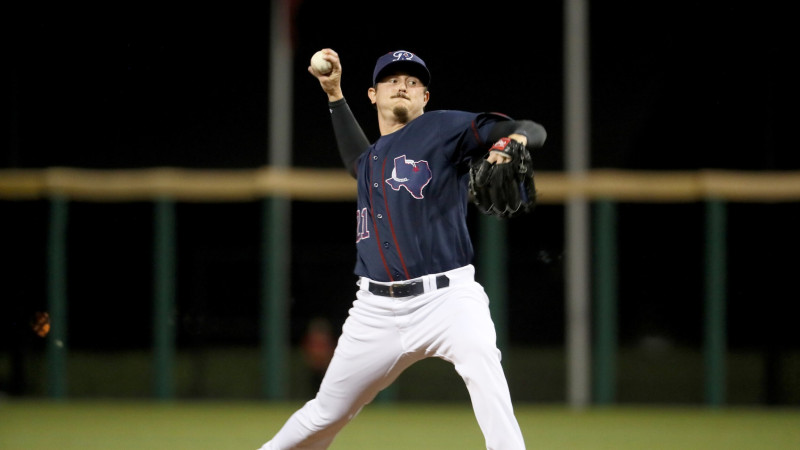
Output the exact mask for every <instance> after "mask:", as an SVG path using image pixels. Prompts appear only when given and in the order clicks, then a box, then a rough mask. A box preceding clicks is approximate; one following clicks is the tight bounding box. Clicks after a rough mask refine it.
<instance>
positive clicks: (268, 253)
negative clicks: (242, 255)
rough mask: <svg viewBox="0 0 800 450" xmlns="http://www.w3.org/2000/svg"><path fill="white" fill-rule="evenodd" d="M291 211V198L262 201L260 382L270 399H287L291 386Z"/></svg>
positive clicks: (274, 198)
mask: <svg viewBox="0 0 800 450" xmlns="http://www.w3.org/2000/svg"><path fill="white" fill-rule="evenodd" d="M290 214H291V200H290V199H288V198H283V197H273V198H267V199H265V200H264V202H263V217H264V220H263V222H264V226H263V227H262V229H263V234H262V245H261V248H262V261H263V273H262V276H261V279H262V289H261V292H262V299H261V325H260V329H261V366H262V371H261V373H262V383H261V385H262V393H263V395H264V397H265V398H267V399H271V400H281V399H285V398H286V397H287V390H288V385H289V383H288V379H289V377H288V372H289V368H288V366H289V364H288V348H289V337H288V333H289V331H288V329H289V328H288V327H289V320H290V317H289V311H288V309H289V307H288V303H289V286H288V285H289V273H290V272H289V271H290V267H291V261H290V255H289V251H290V249H291V235H290V230H289V223H290Z"/></svg>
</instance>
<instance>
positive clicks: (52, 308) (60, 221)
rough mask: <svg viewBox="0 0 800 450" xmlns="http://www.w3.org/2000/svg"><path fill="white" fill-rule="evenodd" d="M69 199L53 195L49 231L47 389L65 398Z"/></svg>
mask: <svg viewBox="0 0 800 450" xmlns="http://www.w3.org/2000/svg"><path fill="white" fill-rule="evenodd" d="M68 215H69V201H68V199H67V198H66V197H62V196H59V195H54V196H52V197H50V230H49V235H48V243H47V244H48V258H47V265H48V283H47V303H48V306H47V308H48V311H49V314H50V333H49V339H48V341H47V368H48V370H47V393H48V395H49V396H50V397H52V398H56V399H62V398H64V397H66V395H67V313H68V308H67V223H68Z"/></svg>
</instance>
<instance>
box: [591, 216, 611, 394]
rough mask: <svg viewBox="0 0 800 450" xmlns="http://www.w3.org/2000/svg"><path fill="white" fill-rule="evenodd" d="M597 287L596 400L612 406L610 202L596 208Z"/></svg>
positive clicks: (595, 274) (595, 272)
mask: <svg viewBox="0 0 800 450" xmlns="http://www.w3.org/2000/svg"><path fill="white" fill-rule="evenodd" d="M595 211H596V212H597V215H596V222H595V227H594V233H595V237H594V246H595V247H594V250H595V251H594V278H595V282H594V288H595V292H594V295H595V300H596V303H595V333H594V336H595V345H594V357H593V358H592V361H593V362H594V376H593V377H592V379H593V380H594V401H595V403H597V404H599V405H606V404H610V403H613V402H614V400H615V397H616V381H617V380H616V378H617V374H616V363H617V209H616V204H615V203H614V202H613V201H610V200H601V201H598V202H597V203H596V205H595Z"/></svg>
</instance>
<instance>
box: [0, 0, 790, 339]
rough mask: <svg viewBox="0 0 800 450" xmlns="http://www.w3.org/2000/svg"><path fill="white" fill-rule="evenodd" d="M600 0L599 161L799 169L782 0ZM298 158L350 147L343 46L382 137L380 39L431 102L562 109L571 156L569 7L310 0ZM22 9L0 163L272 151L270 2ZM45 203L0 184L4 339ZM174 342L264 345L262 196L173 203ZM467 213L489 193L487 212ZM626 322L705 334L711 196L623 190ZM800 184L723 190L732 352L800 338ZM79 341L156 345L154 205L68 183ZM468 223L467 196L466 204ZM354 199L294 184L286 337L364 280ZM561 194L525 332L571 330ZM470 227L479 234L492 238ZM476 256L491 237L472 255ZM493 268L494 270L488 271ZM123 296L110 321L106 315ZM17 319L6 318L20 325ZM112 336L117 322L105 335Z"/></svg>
mask: <svg viewBox="0 0 800 450" xmlns="http://www.w3.org/2000/svg"><path fill="white" fill-rule="evenodd" d="M612 3H613V4H608V2H594V3H592V4H591V5H590V9H591V11H590V44H591V47H590V51H591V61H590V63H591V64H590V74H591V78H590V79H591V115H590V117H591V166H592V167H593V168H619V169H631V170H697V169H707V168H714V169H734V170H746V171H762V170H771V171H773V170H774V171H779V170H798V169H800V157H799V156H798V152H797V150H796V149H797V146H796V144H795V143H794V142H793V141H792V142H790V141H789V135H790V132H791V131H792V130H793V125H794V120H793V118H792V115H791V114H787V113H788V112H789V111H791V110H793V109H794V103H792V101H791V98H792V94H793V93H794V91H795V88H794V85H793V84H794V83H796V78H795V77H793V76H792V68H791V66H793V65H794V63H793V59H795V58H794V56H795V54H796V48H795V46H794V44H792V43H791V42H792V41H791V38H792V37H793V36H792V34H793V32H790V31H789V30H790V28H789V27H788V26H786V22H787V21H788V20H787V17H788V14H787V13H786V11H782V10H779V9H777V8H774V7H773V6H772V5H771V4H770V2H760V3H758V4H752V3H750V4H735V2H734V3H728V2H689V1H685V2H682V1H678V2H612ZM293 4H294V22H293V45H294V48H293V50H294V68H293V71H294V78H293V83H294V85H293V87H292V89H293V94H294V101H293V102H292V108H293V109H292V111H291V112H289V111H287V114H289V113H291V114H292V119H293V123H294V125H293V130H292V132H293V141H292V149H291V155H292V160H293V164H294V165H296V166H302V167H336V168H338V167H339V166H340V162H339V159H338V154H337V152H336V148H335V141H334V138H333V132H332V129H331V127H330V123H329V119H328V112H327V108H326V97H325V95H324V94H323V93H322V91H321V90H320V88H319V85H318V83H317V81H316V80H315V79H314V78H313V77H311V76H310V75H309V74H308V73H307V72H306V67H307V66H308V61H309V58H310V56H311V55H312V54H313V53H314V51H316V50H318V49H320V48H323V47H330V48H333V49H335V50H336V51H338V52H339V54H340V57H341V59H342V62H343V66H344V76H343V87H344V91H345V95H346V97H347V98H348V100H349V104H350V106H351V108H352V109H353V111H354V112H355V114H356V116H357V117H358V118H359V120H360V121H361V123H362V126H363V128H364V130H365V132H366V133H367V136H368V137H370V139H374V138H376V137H377V121H376V119H375V113H374V111H373V110H372V108H371V106H370V105H369V101H368V99H367V97H366V91H367V88H368V87H369V84H370V80H371V74H372V68H373V65H374V62H375V60H376V59H377V57H378V56H379V55H381V54H383V53H385V52H388V51H392V50H397V49H406V50H411V51H414V52H416V53H418V54H419V55H420V56H421V57H422V58H424V59H425V61H426V62H427V64H428V66H429V68H430V70H431V72H432V82H431V86H430V90H431V92H432V94H431V101H430V103H429V107H428V109H429V110H432V109H464V110H472V111H483V110H491V111H501V112H504V113H507V114H509V115H511V116H512V117H515V118H530V119H533V120H536V121H538V122H540V123H542V124H543V125H544V126H545V127H546V129H547V130H548V141H547V143H546V145H545V147H544V148H543V149H542V150H541V152H539V153H538V154H537V155H536V156H535V158H536V159H535V164H536V167H537V170H539V171H561V170H564V167H565V164H564V148H563V142H564V139H563V132H564V117H563V116H564V109H563V97H564V94H563V89H564V83H563V81H564V76H563V64H564V61H563V4H562V2H559V1H545V2H530V3H525V4H524V8H523V7H522V6H523V4H521V3H519V2H510V1H499V2H493V3H492V5H491V7H488V6H487V5H483V6H482V7H480V8H479V9H473V7H469V6H466V4H463V3H461V2H458V3H453V4H452V6H450V5H449V4H447V3H443V4H439V3H437V6H436V11H434V10H433V9H428V8H426V6H427V5H426V4H421V3H417V4H414V3H411V4H396V3H387V4H380V3H377V2H323V1H317V0H304V1H302V2H301V1H297V2H294V3H293ZM6 22H9V23H8V25H9V27H8V29H9V30H10V33H9V38H8V42H7V45H6V47H7V50H8V52H7V61H9V62H10V64H8V65H7V70H8V73H9V74H10V80H9V82H8V84H7V85H6V89H4V97H5V99H4V101H3V102H2V105H3V106H2V113H3V114H4V116H5V117H6V120H3V125H2V126H3V144H2V145H3V150H2V153H1V154H0V167H3V168H44V167H52V166H69V167H85V168H97V169H106V168H109V169H110V168H144V167H156V166H175V167H187V168H258V167H261V166H265V165H268V164H269V160H268V156H267V155H268V149H267V142H268V135H267V124H268V121H269V117H268V114H267V111H268V104H269V92H268V77H269V67H268V65H269V10H268V8H267V7H266V6H265V5H260V6H248V7H244V6H219V5H209V6H207V7H197V6H193V7H192V9H191V10H188V9H187V10H178V9H177V8H169V7H164V6H161V7H152V8H146V7H143V6H141V4H129V5H126V4H123V5H117V6H115V7H113V8H108V9H100V10H86V11H80V10H75V9H70V10H64V11H48V13H47V14H45V13H44V12H40V11H22V12H20V14H19V15H18V16H14V17H11V16H9V17H8V18H6ZM48 207H49V206H48V203H47V202H45V201H6V200H3V201H0V214H1V215H2V224H0V239H2V245H3V251H2V258H0V259H2V264H3V272H2V275H3V278H4V282H3V286H4V287H3V290H2V292H0V295H2V309H3V311H2V314H3V315H4V316H5V317H7V318H10V320H6V321H4V323H11V325H10V326H6V325H4V328H5V332H6V334H5V335H4V338H3V339H4V341H5V342H11V343H12V344H11V345H12V346H13V345H17V344H18V343H19V342H21V341H20V340H22V341H24V343H23V345H34V346H35V345H38V344H36V343H35V342H34V343H32V344H31V343H30V342H28V341H29V340H31V339H32V338H31V337H29V336H28V335H26V336H25V337H19V336H17V335H16V334H14V333H15V332H14V331H13V330H17V329H19V328H20V325H21V324H24V323H25V322H26V321H27V318H28V317H29V315H30V314H31V313H32V312H33V311H36V310H42V309H43V308H45V307H46V306H45V305H46V300H45V298H46V297H45V296H46V287H45V286H46V284H45V283H46V267H45V255H46V247H45V243H46V236H47V223H48V222H47V221H48ZM177 208H178V209H177V226H178V234H177V235H178V243H177V245H178V261H177V267H178V275H179V280H178V290H177V295H178V320H179V323H178V331H179V343H180V345H182V346H185V347H189V346H203V345H215V344H245V345H247V344H254V343H256V342H257V336H258V330H257V326H258V324H257V320H256V317H257V314H258V310H257V309H258V297H259V282H258V275H259V271H260V267H259V261H260V248H259V243H260V239H261V230H262V227H263V225H264V224H263V223H262V218H261V204H260V203H258V202H253V203H231V204H227V203H220V204H213V203H211V204H179V205H178V207H177ZM473 212H474V211H473ZM618 212H619V218H618V230H617V233H618V236H619V237H620V240H619V259H620V265H619V268H618V272H619V273H620V279H621V281H620V340H621V343H622V345H637V343H641V342H643V341H645V340H646V339H648V338H658V339H662V340H665V341H666V342H669V343H672V344H675V345H686V346H691V347H699V346H700V345H701V342H702V326H703V324H702V321H703V309H702V308H703V277H704V273H703V270H704V269H703V258H704V235H703V232H704V228H703V226H704V220H705V219H704V217H705V216H704V214H705V209H704V205H703V204H692V203H690V204H656V205H652V204H651V205H647V204H625V203H623V204H620V205H619V209H618ZM797 213H798V208H797V203H796V202H793V203H787V204H782V203H778V204H731V205H729V207H728V228H727V232H728V245H729V254H728V271H729V278H728V298H727V302H728V313H727V314H728V332H729V344H730V346H731V347H732V349H734V350H737V349H750V350H752V349H755V350H757V351H759V352H763V353H764V354H775V352H781V351H784V350H786V349H797V347H798V345H800V339H799V338H798V336H797V335H798V333H796V331H792V329H793V328H792V327H793V326H794V325H793V320H790V317H791V316H790V315H789V314H787V311H785V309H786V308H787V306H788V305H789V304H790V302H792V301H796V300H797V293H796V289H795V288H794V286H793V284H792V283H791V280H792V278H793V277H794V276H796V271H797V270H796V269H797V263H796V258H795V257H794V255H796V254H797V252H798V250H800V242H799V241H798V238H797V237H796V234H797V230H798V229H800V226H798V225H800V223H798V219H797V216H798V214H797ZM69 214H70V215H69V220H70V222H69V237H68V243H67V246H68V253H69V266H68V270H69V277H68V280H69V281H68V289H69V293H68V297H69V302H70V312H69V327H70V346H71V347H73V348H101V349H116V348H147V347H148V346H149V345H150V342H151V328H150V321H151V312H152V309H151V307H152V305H151V298H152V227H153V225H152V224H153V206H152V205H151V204H149V203H124V204H106V203H83V202H73V203H71V204H70V212H69ZM469 220H470V224H471V226H473V227H474V226H476V218H475V216H474V215H473V216H471V217H470V219H469ZM354 227H355V223H354V220H353V214H352V204H351V203H350V202H322V203H321V202H294V203H293V205H292V262H291V264H292V267H291V269H292V283H291V295H292V303H291V314H292V324H291V331H292V339H293V343H297V342H298V341H299V339H300V338H301V336H302V334H303V332H304V329H305V325H306V324H307V323H308V321H309V320H310V319H311V318H313V317H315V316H323V317H326V318H328V319H329V320H331V322H332V323H333V324H334V325H335V326H337V327H338V326H339V325H340V323H341V320H343V318H344V317H345V315H346V312H347V308H348V307H349V304H350V302H351V301H352V298H353V291H354V289H355V284H354V282H355V278H354V277H353V276H352V267H353V262H354V258H355V251H354V250H355V249H354V246H353V245H352V241H351V239H350V236H352V233H353V228H354ZM563 230H564V208H563V207H562V206H560V205H541V206H540V207H539V208H538V209H537V210H536V211H535V212H534V213H533V214H532V215H530V216H527V217H524V218H521V219H519V220H515V221H513V222H512V223H510V224H509V244H510V245H509V248H510V249H511V254H510V255H509V264H510V266H511V267H512V270H511V272H510V286H509V294H510V295H509V298H510V304H509V309H510V318H511V319H510V322H509V333H510V339H511V343H512V344H513V345H519V346H551V345H555V346H559V345H563V343H564V328H565V327H564V319H565V318H564V298H563V296H564V286H563V283H564V275H563V268H564V265H563V262H564V261H563V256H564V250H563V249H564V231H563ZM475 239H476V246H477V243H478V241H479V240H480V236H476V237H475ZM479 256H480V255H479ZM479 269H480V268H479ZM108 316H113V317H118V318H119V320H117V321H113V322H108V321H101V320H98V318H100V317H108ZM11 335H13V336H15V337H13V338H11V339H7V338H8V337H9V336H11ZM98 336H102V338H101V339H98Z"/></svg>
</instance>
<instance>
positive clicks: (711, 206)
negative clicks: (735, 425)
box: [704, 200, 727, 407]
mask: <svg viewBox="0 0 800 450" xmlns="http://www.w3.org/2000/svg"><path fill="white" fill-rule="evenodd" d="M725 209H726V208H725V203H724V202H723V201H721V200H708V201H707V202H706V227H705V230H706V261H705V265H706V293H705V297H706V299H705V329H704V336H705V337H704V353H705V372H706V373H705V396H706V403H707V404H708V405H709V406H712V407H717V406H721V405H722V404H723V403H724V402H725V389H726V377H725V352H726V347H727V346H726V340H727V336H726V329H725V319H726V317H725V314H726V308H725V296H726V283H727V280H726V271H727V265H726V261H725V258H726V257H727V252H726V238H727V233H726V226H725V222H726V211H725Z"/></svg>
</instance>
